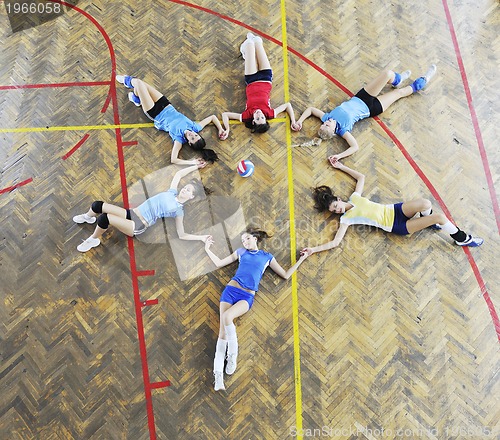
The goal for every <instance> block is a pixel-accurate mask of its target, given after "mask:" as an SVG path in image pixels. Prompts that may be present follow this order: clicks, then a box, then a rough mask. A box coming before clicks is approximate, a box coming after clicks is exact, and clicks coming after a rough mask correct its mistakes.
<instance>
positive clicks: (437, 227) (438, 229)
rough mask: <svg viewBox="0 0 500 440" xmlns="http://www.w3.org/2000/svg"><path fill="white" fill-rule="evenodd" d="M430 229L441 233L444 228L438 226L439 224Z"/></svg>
mask: <svg viewBox="0 0 500 440" xmlns="http://www.w3.org/2000/svg"><path fill="white" fill-rule="evenodd" d="M429 228H430V229H433V230H434V231H440V230H441V229H443V227H442V226H441V225H438V224H437V223H436V224H435V225H430V226H429Z"/></svg>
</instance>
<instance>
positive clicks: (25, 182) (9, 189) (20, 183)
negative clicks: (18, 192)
mask: <svg viewBox="0 0 500 440" xmlns="http://www.w3.org/2000/svg"><path fill="white" fill-rule="evenodd" d="M31 182H33V178H31V177H30V178H29V179H26V180H23V181H22V182H19V183H16V184H15V185H12V186H9V187H7V188H4V189H0V194H4V193H8V192H11V191H13V190H15V189H16V188H19V187H20V186H24V185H27V184H28V183H31Z"/></svg>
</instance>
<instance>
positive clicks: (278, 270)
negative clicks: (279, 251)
mask: <svg viewBox="0 0 500 440" xmlns="http://www.w3.org/2000/svg"><path fill="white" fill-rule="evenodd" d="M308 256H309V254H308V253H307V252H301V254H300V258H299V259H298V260H297V262H296V263H295V264H294V265H293V266H292V267H291V268H290V269H288V270H285V269H283V268H282V267H281V266H280V264H279V263H278V262H277V261H276V258H274V257H273V259H272V260H271V263H269V267H270V268H271V269H272V270H273V271H274V272H276V274H277V275H279V276H280V277H281V278H284V279H285V280H287V279H288V278H290V277H291V276H292V274H293V273H294V272H295V271H296V270H297V269H298V267H299V266H300V265H301V264H302V262H303V261H304V260H305V259H306V258H307V257H308Z"/></svg>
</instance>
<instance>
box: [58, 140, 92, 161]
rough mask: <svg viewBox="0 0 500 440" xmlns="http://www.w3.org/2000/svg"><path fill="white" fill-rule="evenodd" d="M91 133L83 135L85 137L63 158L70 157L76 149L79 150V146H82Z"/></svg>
mask: <svg viewBox="0 0 500 440" xmlns="http://www.w3.org/2000/svg"><path fill="white" fill-rule="evenodd" d="M89 136H90V134H88V133H87V134H86V135H85V136H83V138H81V139H80V140H79V141H78V143H77V144H76V145H75V146H74V147H73V148H72V149H71V150H69V151H68V152H67V153H66V154H65V155H64V156H63V157H62V160H66V159H67V158H68V157H70V156H71V155H72V154H73V153H74V152H75V151H76V150H78V148H80V147H81V146H82V145H83V144H84V143H85V141H86V140H87V139H88V138H89Z"/></svg>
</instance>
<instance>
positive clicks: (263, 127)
mask: <svg viewBox="0 0 500 440" xmlns="http://www.w3.org/2000/svg"><path fill="white" fill-rule="evenodd" d="M270 128H271V126H270V125H269V122H264V123H263V124H255V123H253V124H252V133H265V132H266V131H268V130H269V129H270Z"/></svg>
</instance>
